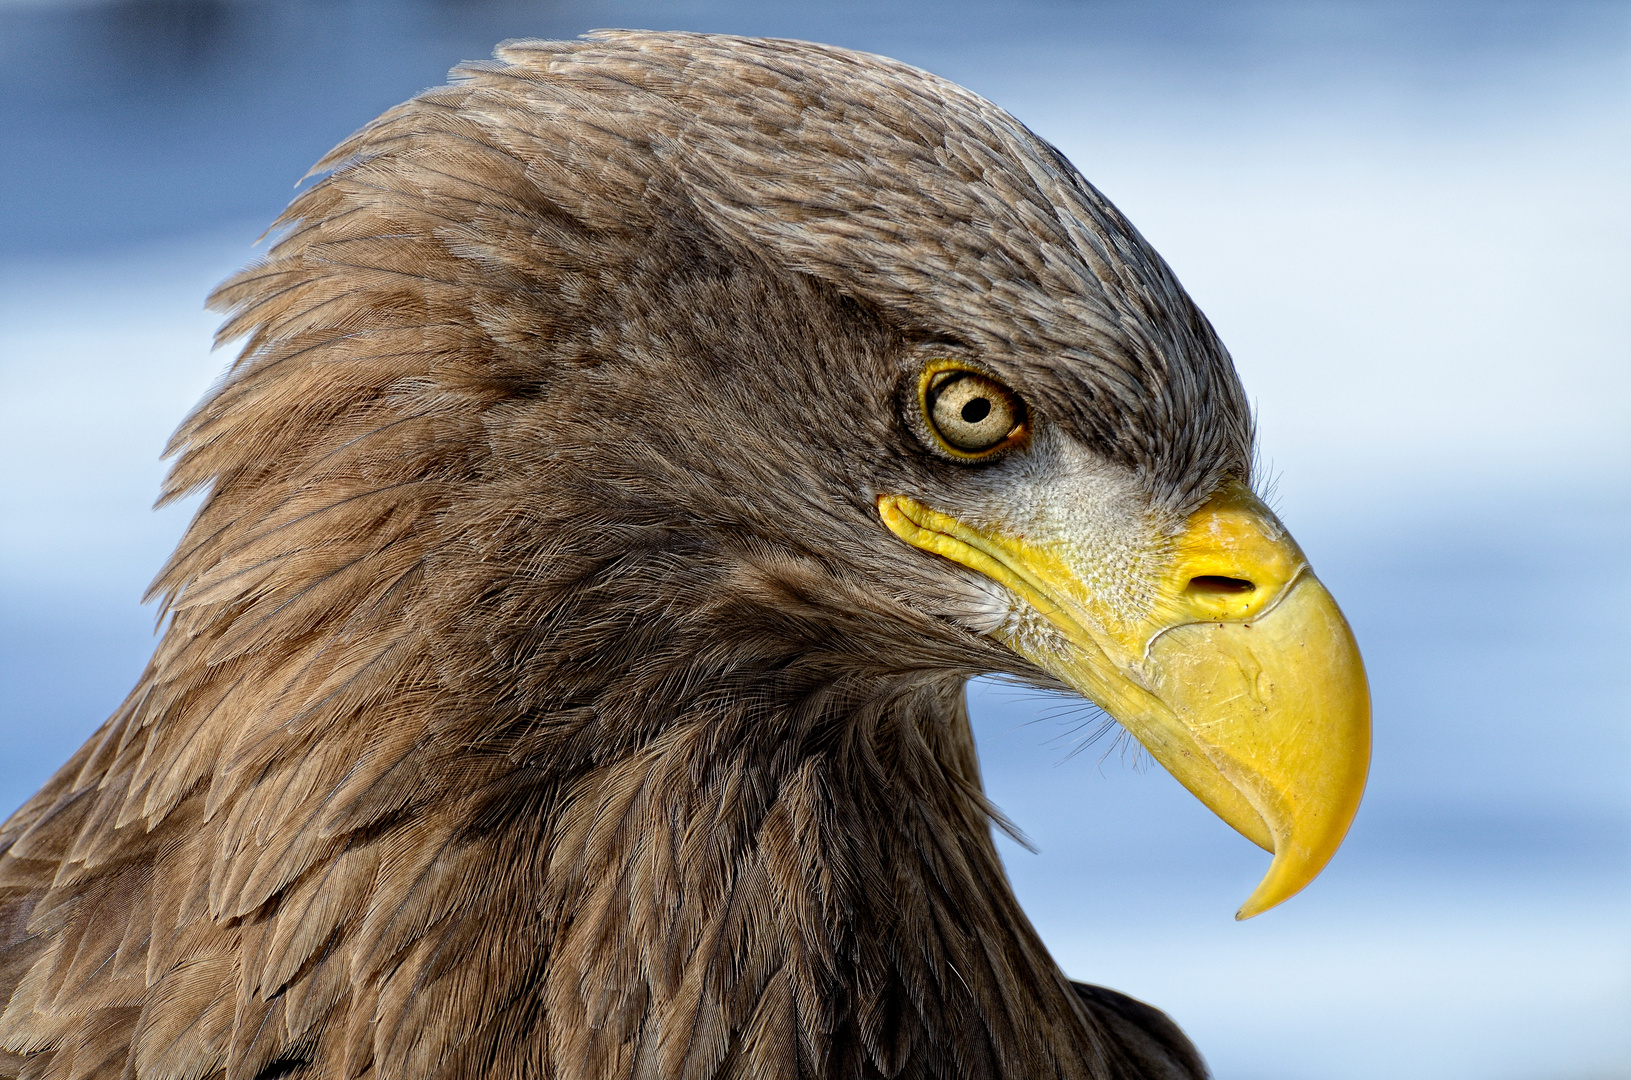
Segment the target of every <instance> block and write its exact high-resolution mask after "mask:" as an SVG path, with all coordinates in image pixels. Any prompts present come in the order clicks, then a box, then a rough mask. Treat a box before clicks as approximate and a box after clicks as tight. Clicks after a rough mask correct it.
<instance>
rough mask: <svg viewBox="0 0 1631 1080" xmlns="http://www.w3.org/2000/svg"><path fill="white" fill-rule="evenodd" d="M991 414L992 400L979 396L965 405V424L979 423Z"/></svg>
mask: <svg viewBox="0 0 1631 1080" xmlns="http://www.w3.org/2000/svg"><path fill="white" fill-rule="evenodd" d="M990 415H991V402H990V400H989V399H987V398H983V397H977V398H975V399H974V400H972V401H969V402H966V403H965V404H964V405H963V422H964V423H965V424H978V423H979V422H980V421H981V420H984V419H985V418H986V417H988V416H990Z"/></svg>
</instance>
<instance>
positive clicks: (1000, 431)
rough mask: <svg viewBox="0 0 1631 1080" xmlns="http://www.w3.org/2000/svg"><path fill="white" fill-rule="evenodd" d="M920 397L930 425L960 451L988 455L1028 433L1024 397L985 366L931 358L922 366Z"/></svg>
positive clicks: (959, 454) (963, 455)
mask: <svg viewBox="0 0 1631 1080" xmlns="http://www.w3.org/2000/svg"><path fill="white" fill-rule="evenodd" d="M920 397H921V402H922V405H923V415H924V418H925V419H926V420H927V421H928V424H929V430H930V431H931V432H933V433H934V435H935V437H936V438H937V439H939V440H940V442H941V444H942V446H943V447H944V449H946V450H948V451H950V452H951V453H952V454H953V456H955V457H960V458H965V459H966V458H985V457H989V456H991V455H992V454H995V453H996V452H997V451H999V450H1003V449H1006V448H1008V447H1009V446H1011V445H1013V443H1014V442H1016V441H1017V440H1018V439H1019V438H1020V437H1021V436H1022V435H1023V434H1024V428H1025V403H1024V402H1023V401H1021V400H1020V398H1019V395H1018V394H1016V393H1014V392H1013V391H1012V390H1010V389H1008V388H1007V387H1006V386H1004V385H1002V383H1000V382H998V381H997V380H995V379H993V378H991V377H990V376H988V375H985V374H982V373H981V372H978V371H973V370H971V369H969V368H965V367H956V366H952V365H950V364H948V363H946V362H945V361H939V362H936V363H932V364H930V365H929V366H928V368H926V369H925V370H924V372H923V378H922V382H921V383H920Z"/></svg>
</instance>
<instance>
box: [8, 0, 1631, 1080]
mask: <svg viewBox="0 0 1631 1080" xmlns="http://www.w3.org/2000/svg"><path fill="white" fill-rule="evenodd" d="M598 26H644V27H657V28H677V29H694V30H708V31H727V32H734V33H750V34H772V35H777V36H788V37H803V38H813V39H817V40H823V41H828V42H832V43H835V44H840V45H846V46H851V47H856V48H862V49H868V50H872V51H876V52H883V53H887V54H890V55H894V56H897V57H900V58H902V59H905V60H907V61H909V62H912V63H915V64H919V65H921V66H923V67H927V68H929V69H930V70H933V71H935V72H937V73H939V74H942V75H945V76H947V77H949V78H952V79H954V80H957V81H959V82H962V83H964V84H966V85H968V86H970V87H971V88H973V89H974V90H976V91H978V92H980V93H982V94H985V95H986V96H988V97H990V98H992V99H993V100H995V101H996V102H997V103H999V104H1001V105H1003V106H1005V107H1007V108H1008V109H1010V110H1011V111H1012V112H1014V113H1015V114H1016V115H1018V116H1019V117H1020V119H1022V120H1023V121H1025V122H1026V123H1027V124H1029V125H1030V126H1031V127H1033V128H1034V129H1035V130H1037V131H1038V132H1039V133H1040V134H1042V135H1043V136H1044V137H1046V138H1049V139H1051V140H1052V141H1054V142H1055V143H1057V144H1058V145H1059V146H1060V147H1061V148H1062V149H1063V150H1064V151H1065V152H1066V153H1067V154H1068V155H1069V156H1070V157H1071V158H1072V159H1073V160H1074V161H1075V162H1076V164H1077V165H1078V166H1079V167H1080V168H1081V169H1082V170H1083V172H1084V173H1085V174H1086V175H1087V176H1088V177H1089V179H1091V180H1093V181H1094V182H1095V183H1096V184H1097V185H1099V186H1100V187H1101V188H1102V189H1103V190H1104V191H1105V192H1106V193H1107V194H1108V195H1109V196H1110V197H1111V198H1112V199H1113V200H1115V201H1116V202H1117V204H1118V205H1120V206H1121V208H1122V209H1123V210H1124V211H1126V212H1127V214H1128V215H1129V216H1130V217H1131V218H1132V219H1133V221H1134V222H1135V223H1136V224H1137V225H1138V227H1139V228H1140V229H1141V230H1143V232H1144V233H1145V235H1146V236H1148V237H1149V238H1150V239H1151V240H1152V241H1153V242H1154V244H1155V245H1156V247H1157V248H1158V249H1159V250H1161V251H1162V253H1163V254H1164V255H1165V256H1166V257H1167V259H1168V260H1169V261H1170V262H1171V263H1172V265H1173V266H1174V268H1175V269H1176V270H1177V272H1178V274H1179V276H1180V277H1181V278H1182V279H1183V281H1184V282H1185V284H1186V286H1187V287H1188V288H1189V289H1190V291H1191V292H1192V293H1193V294H1194V295H1195V297H1196V299H1197V300H1198V301H1199V302H1200V304H1201V306H1202V307H1203V308H1204V309H1205V310H1206V312H1207V313H1208V315H1209V316H1210V317H1211V318H1212V320H1213V321H1214V323H1215V324H1216V325H1217V327H1218V329H1219V332H1220V333H1221V334H1222V336H1223V338H1224V340H1225V342H1227V343H1228V344H1229V346H1230V348H1231V350H1232V351H1233V353H1234V355H1235V358H1236V361H1237V363H1238V365H1239V367H1240V370H1241V374H1242V376H1243V378H1244V379H1245V382H1246V385H1247V389H1248V391H1249V392H1250V393H1251V394H1252V395H1253V398H1254V400H1255V402H1256V406H1257V409H1258V415H1259V421H1260V425H1261V431H1262V440H1261V441H1262V455H1263V460H1264V463H1265V466H1266V467H1267V469H1268V471H1269V472H1270V473H1272V474H1273V475H1274V476H1275V477H1276V478H1277V483H1276V494H1275V497H1274V502H1275V504H1276V506H1277V507H1278V508H1279V510H1280V511H1281V513H1282V515H1283V517H1284V518H1285V519H1286V521H1287V523H1288V524H1289V525H1290V526H1291V527H1292V529H1293V531H1294V532H1295V533H1296V534H1297V535H1298V537H1299V539H1300V540H1301V541H1302V543H1303V546H1304V547H1305V548H1306V549H1307V550H1308V552H1309V553H1310V555H1311V557H1312V558H1313V560H1314V563H1315V565H1316V568H1317V569H1318V570H1319V571H1320V573H1321V576H1322V577H1323V578H1324V579H1325V580H1326V581H1327V582H1328V583H1329V584H1330V586H1331V587H1332V590H1333V591H1334V592H1335V594H1336V595H1337V597H1338V598H1339V600H1340V601H1341V602H1342V603H1343V605H1344V607H1345V609H1346V610H1347V612H1348V613H1349V615H1350V617H1351V619H1352V621H1353V624H1354V627H1355V630H1356V632H1357V634H1358V636H1359V640H1360V643H1361V646H1362V648H1363V649H1364V652H1365V655H1366V659H1367V663H1368V665H1369V668H1370V673H1371V679H1372V686H1373V691H1374V696H1375V706H1376V756H1375V764H1374V771H1373V779H1372V783H1371V788H1370V791H1369V794H1368V796H1367V799H1366V803H1365V806H1364V808H1363V809H1362V810H1361V813H1360V816H1359V819H1358V822H1357V823H1356V825H1355V827H1354V830H1353V833H1352V835H1351V836H1350V838H1349V841H1348V843H1347V845H1346V846H1345V847H1344V848H1343V850H1342V851H1341V852H1340V853H1339V854H1338V856H1337V858H1336V860H1335V862H1334V863H1333V864H1332V865H1331V867H1330V868H1329V870H1328V871H1327V872H1326V873H1325V874H1324V876H1322V877H1321V878H1320V879H1319V880H1318V881H1317V882H1315V884H1314V885H1313V886H1311V887H1310V888H1309V889H1308V890H1307V891H1306V892H1305V893H1304V894H1302V895H1301V896H1298V897H1297V898H1295V899H1294V900H1292V901H1291V902H1289V903H1288V904H1286V905H1285V906H1283V907H1282V908H1279V909H1277V910H1275V911H1272V912H1270V913H1268V914H1266V915H1263V916H1261V917H1259V918H1258V919H1256V920H1253V921H1251V922H1248V923H1244V924H1236V923H1234V922H1233V921H1231V918H1230V916H1231V914H1232V912H1233V911H1234V909H1235V907H1236V906H1237V905H1238V903H1239V902H1240V900H1241V899H1242V898H1244V897H1245V895H1246V894H1247V893H1248V892H1249V891H1250V889H1251V887H1252V885H1253V884H1254V883H1255V882H1256V880H1257V878H1258V877H1259V876H1260V875H1261V873H1262V871H1263V870H1264V868H1265V865H1266V861H1267V857H1266V856H1265V855H1263V854H1262V853H1261V852H1259V851H1257V850H1256V849H1255V848H1253V847H1251V845H1249V844H1248V843H1247V842H1246V841H1244V840H1242V839H1240V838H1239V837H1238V836H1236V835H1234V834H1233V833H1232V832H1230V831H1229V830H1228V829H1227V828H1226V827H1225V826H1223V825H1222V824H1221V823H1220V822H1218V821H1217V820H1216V819H1215V818H1213V817H1212V816H1211V815H1210V814H1209V813H1208V812H1207V811H1206V810H1205V809H1204V808H1202V807H1201V806H1200V805H1199V804H1198V803H1196V802H1195V801H1194V800H1193V799H1192V798H1190V797H1189V796H1188V795H1187V794H1186V793H1184V792H1183V791H1182V790H1181V789H1179V788H1178V787H1177V785H1176V784H1174V783H1173V782H1172V781H1171V780H1170V779H1169V778H1167V777H1166V775H1165V774H1164V773H1163V772H1162V771H1161V770H1160V769H1159V768H1158V767H1156V766H1153V765H1151V764H1150V763H1149V761H1148V759H1147V757H1145V756H1143V755H1142V753H1141V752H1140V751H1138V750H1137V748H1136V746H1129V745H1128V744H1127V743H1126V741H1125V739H1120V740H1118V739H1117V738H1116V733H1115V732H1114V731H1111V732H1107V733H1104V734H1103V737H1102V738H1100V739H1098V740H1097V741H1092V736H1093V735H1094V734H1095V733H1096V732H1101V731H1102V727H1103V724H1102V721H1101V720H1100V719H1098V718H1096V717H1095V715H1094V714H1093V712H1092V710H1090V709H1088V708H1086V707H1085V706H1083V705H1081V704H1080V703H1072V702H1070V701H1065V700H1062V699H1049V698H1046V697H1041V696H1038V695H1035V694H1032V693H1029V692H1026V691H1022V690H1019V689H1016V688H1013V687H1008V686H1002V685H998V684H992V683H981V684H978V685H977V686H976V687H975V689H974V691H973V698H974V703H975V707H976V713H977V734H978V736H979V738H980V741H981V751H982V760H983V762H984V767H985V770H986V780H987V784H988V786H989V787H990V789H991V792H992V795H993V798H994V799H995V801H996V802H997V803H998V804H999V805H1001V806H1002V807H1003V808H1004V809H1005V810H1007V812H1008V813H1009V814H1010V816H1012V817H1013V818H1014V820H1015V821H1016V822H1017V823H1018V824H1019V826H1020V827H1021V828H1022V829H1024V830H1025V832H1026V833H1027V834H1028V835H1029V836H1030V837H1031V839H1032V841H1033V843H1034V845H1035V847H1036V848H1037V853H1036V854H1032V853H1029V852H1026V851H1025V850H1023V849H1021V848H1019V847H1017V846H1014V845H1006V846H1005V848H1004V854H1005V857H1006V859H1007V861H1008V865H1009V869H1010V872H1011V874H1012V877H1013V879H1014V883H1015V885H1016V887H1017V888H1018V890H1019V892H1020V896H1021V899H1022V900H1023V901H1024V903H1025V906H1026V909H1027V910H1028V911H1029V912H1030V913H1031V915H1032V917H1033V918H1034V919H1035V921H1036V923H1037V925H1038V927H1039V928H1040V930H1041V931H1042V933H1043V935H1044V936H1045V937H1046V939H1047V940H1048V942H1049V943H1050V945H1051V946H1052V948H1053V949H1054V950H1055V953H1056V955H1058V956H1059V958H1060V959H1061V961H1062V962H1063V964H1064V965H1065V967H1066V969H1067V970H1068V971H1069V972H1070V973H1071V974H1072V975H1073V976H1075V977H1077V978H1083V979H1089V980H1092V981H1097V982H1102V983H1106V984H1108V985H1111V986H1115V987H1118V988H1120V989H1123V990H1126V991H1128V992H1129V993H1133V994H1135V995H1138V996H1140V997H1144V998H1146V999H1148V1000H1150V1001H1152V1002H1154V1003H1156V1004H1158V1005H1160V1006H1162V1007H1163V1008H1166V1009H1168V1010H1169V1011H1170V1012H1171V1013H1172V1014H1173V1016H1174V1017H1175V1018H1176V1019H1177V1020H1178V1021H1179V1022H1180V1023H1181V1024H1183V1025H1184V1026H1185V1027H1186V1029H1187V1030H1189V1032H1190V1033H1191V1034H1192V1035H1193V1036H1194V1037H1195V1039H1196V1041H1197V1042H1198V1043H1199V1045H1200V1046H1201V1048H1202V1049H1203V1051H1204V1052H1205V1053H1206V1054H1207V1055H1208V1057H1209V1059H1210V1060H1211V1062H1212V1064H1213V1066H1214V1068H1215V1069H1216V1072H1217V1075H1218V1077H1219V1080H1304V1078H1306V1080H1325V1078H1335V1080H1346V1078H1353V1080H1361V1078H1364V1080H1371V1078H1377V1077H1389V1078H1395V1080H1411V1078H1417V1077H1419V1078H1423V1080H1426V1078H1433V1080H1456V1078H1462V1077H1465V1078H1468V1080H1474V1078H1476V1080H1607V1078H1611V1077H1615V1078H1631V715H1628V713H1631V709H1628V707H1627V706H1628V699H1631V694H1628V691H1627V682H1628V679H1627V675H1628V673H1631V659H1628V656H1627V653H1628V646H1631V632H1628V631H1627V612H1628V610H1631V569H1628V567H1631V544H1628V543H1627V535H1628V533H1631V480H1628V476H1631V469H1628V466H1631V363H1628V360H1631V356H1628V351H1631V347H1628V344H1627V343H1628V342H1631V300H1628V297H1631V198H1628V196H1631V168H1628V166H1631V7H1628V6H1627V5H1626V4H1624V3H1613V4H1607V3H1604V4H1589V3H1530V4H1511V3H1480V4H1474V3H1425V2H1424V3H1402V2H1401V3H1365V4H1360V3H1272V2H1265V3H1205V4H1203V3H1174V2H1122V3H1068V2H1064V0H1054V2H1040V0H1038V2H1030V3H1005V4H1001V5H992V4H972V3H934V4H930V3H918V4H891V3H883V2H872V3H865V4H858V3H827V4H820V5H809V6H794V5H780V4H773V3H716V4H705V3H669V4H657V3H590V2H581V3H547V4H546V3H510V2H498V0H493V2H483V0H444V2H432V0H418V2H409V3H401V4H387V3H379V2H374V3H369V2H308V3H301V2H271V0H262V2H256V0H127V2H124V3H96V2H68V0H58V2H51V0H23V2H19V0H0V506H3V507H4V509H3V511H0V749H3V753H4V756H3V757H0V812H4V811H8V810H9V809H10V808H12V807H14V806H16V805H17V804H18V803H20V802H21V801H22V800H23V799H24V798H26V797H27V795H28V794H29V793H30V792H31V791H32V790H33V789H34V788H35V787H36V786H37V785H38V784H39V783H40V782H41V781H42V780H43V779H44V778H45V777H46V776H47V775H49V773H50V772H51V771H52V769H53V768H54V767H55V766H56V765H57V764H58V763H59V762H60V761H61V760H62V759H63V758H65V757H66V756H67V755H68V754H69V753H70V752H71V751H72V750H73V749H74V747H76V746H77V745H78V744H79V742H80V741H81V740H82V739H83V738H84V737H85V736H86V735H87V734H88V733H89V732H90V731H91V730H92V729H93V728H94V727H95V726H96V725H97V724H98V723H100V722H101V720H102V719H103V718H104V717H105V716H106V715H107V714H108V712H110V711H111V710H112V708H113V707H114V706H115V705H116V704H117V703H118V701H119V699H120V698H121V697H122V696H123V694H124V693H125V691H126V690H127V689H128V688H129V686H130V685H131V683H132V682H133V680H134V678H135V677H136V675H137V673H138V672H139V670H140V668H141V665H142V663H143V661H144V660H145V658H146V656H147V654H148V652H149V651H150V650H151V648H152V636H151V635H152V617H153V616H152V611H151V609H143V608H141V607H139V606H138V598H139V596H140V594H141V592H142V590H143V588H144V586H145V584H146V582H147V581H148V579H149V578H150V577H151V576H152V574H153V573H154V572H155V571H156V570H157V568H158V566H159V564H160V562H161V561H162V559H163V558H164V556H165V555H166V554H167V552H168V550H169V548H170V547H171V546H172V545H173V544H174V542H175V539H176V538H177V536H178V535H179V534H180V532H181V530H182V528H183V527H184V525H185V522H186V518H187V516H188V514H189V513H190V510H191V507H190V506H182V507H178V508H171V509H168V510H165V511H162V512H159V513H153V512H151V511H150V510H149V508H148V507H149V504H150V502H151V500H152V498H153V496H154V495H155V493H156V491H157V485H158V479H159V477H160V475H161V467H160V464H159V462H158V455H159V453H160V450H161V448H162V446H163V443H164V441H165V439H166V437H167V436H168V434H169V432H170V431H171V430H172V429H173V427H174V426H175V424H176V423H177V422H178V421H179V419H180V418H181V416H182V415H183V413H184V412H185V411H186V410H187V409H188V408H189V406H190V405H191V404H192V403H193V402H194V401H195V400H196V399H197V398H198V396H199V395H200V394H201V393H202V392H203V391H204V389H205V388H206V387H207V386H208V385H209V383H210V382H211V380H212V379H213V378H214V377H215V376H216V375H217V374H218V373H219V371H220V369H221V367H222V366H223V365H224V363H225V362H226V359H227V357H226V356H225V355H214V356H212V355H211V354H210V351H209V339H210V334H211V332H212V331H213V328H214V323H215V319H214V317H213V316H211V315H209V314H207V313H205V312H203V311H202V298H203V296H204V294H205V293H206V292H207V290H208V289H209V287H210V286H211V285H212V284H213V283H214V282H216V281H217V280H219V279H220V278H221V277H223V276H224V275H225V274H226V273H228V272H229V271H231V270H232V269H233V268H234V267H235V266H236V265H238V264H240V263H241V262H242V261H244V260H246V259H248V258H250V257H251V256H252V254H253V249H252V248H251V246H250V245H251V243H252V242H253V241H254V239H255V238H256V237H257V236H258V235H259V233H260V232H261V230H262V229H263V228H264V227H265V225H266V224H267V223H268V222H269V221H270V220H271V218H272V217H273V216H274V215H275V214H276V213H277V211H278V210H279V209H280V208H281V207H282V205H283V204H284V203H285V202H286V201H287V199H288V198H289V196H290V195H291V193H292V191H293V185H294V184H295V182H296V181H297V180H298V179H299V178H300V176H301V174H302V173H304V172H305V170H306V169H307V168H308V167H309V166H310V164H311V163H312V162H313V161H315V160H316V159H317V158H318V157H319V156H320V155H321V154H322V153H323V152H324V151H325V150H327V149H328V148H329V147H330V146H332V145H333V144H334V143H335V142H337V141H338V140H339V139H340V138H342V137H343V136H345V135H346V134H347V133H349V132H350V131H351V130H353V129H354V128H356V127H357V126H359V125H361V124H362V123H364V122H365V121H367V120H368V119H369V118H371V117H372V116H374V115H375V114H376V113H378V112H379V111H381V110H382V109H384V108H386V107H388V106H389V105H392V104H394V103H396V102H397V101H399V100H401V99H403V98H404V97H406V96H408V95H410V94H412V93H414V92H416V91H417V90H420V89H422V88H424V87H426V86H429V85H432V84H435V83H438V82H440V81H441V80H442V78H443V75H444V73H445V71H446V69H447V68H449V67H450V66H452V65H453V64H454V63H456V62H457V61H459V60H461V59H471V58H480V57H483V56H485V55H487V54H488V53H489V51H490V49H491V47H492V45H493V44H494V43H495V42H497V41H499V40H501V39H503V38H506V37H514V36H548V37H562V36H571V35H574V34H578V33H581V32H583V31H585V30H588V29H591V28H593V27H598Z"/></svg>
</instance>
